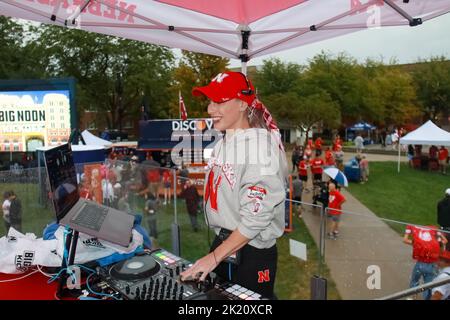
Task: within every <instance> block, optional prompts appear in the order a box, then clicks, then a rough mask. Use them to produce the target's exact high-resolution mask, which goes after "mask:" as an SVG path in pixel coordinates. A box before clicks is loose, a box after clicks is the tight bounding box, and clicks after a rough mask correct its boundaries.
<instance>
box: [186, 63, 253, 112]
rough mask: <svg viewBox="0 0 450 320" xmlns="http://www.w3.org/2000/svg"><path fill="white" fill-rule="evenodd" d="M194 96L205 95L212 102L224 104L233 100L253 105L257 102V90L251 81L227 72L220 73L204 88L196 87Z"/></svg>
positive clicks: (242, 75) (239, 73) (237, 74)
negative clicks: (254, 101)
mask: <svg viewBox="0 0 450 320" xmlns="http://www.w3.org/2000/svg"><path fill="white" fill-rule="evenodd" d="M192 94H193V95H194V96H201V95H204V96H206V97H207V98H208V99H210V100H211V101H214V102H216V103H223V102H226V101H229V100H232V99H240V100H242V101H245V102H247V104H248V105H251V104H252V102H253V100H255V98H256V95H255V88H254V87H253V85H252V83H251V82H250V80H248V79H247V77H246V76H245V75H244V74H243V73H241V72H233V71H226V72H222V73H219V74H218V75H217V76H215V77H214V79H212V80H211V82H210V83H209V84H208V85H206V86H204V87H195V88H194V89H193V90H192Z"/></svg>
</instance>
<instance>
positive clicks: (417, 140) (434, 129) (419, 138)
mask: <svg viewBox="0 0 450 320" xmlns="http://www.w3.org/2000/svg"><path fill="white" fill-rule="evenodd" d="M402 144H403V145H405V144H406V145H407V144H425V145H435V146H450V132H448V131H445V130H443V129H441V128H439V127H438V126H437V125H435V124H434V123H433V121H431V120H428V121H427V122H426V123H424V124H423V125H422V126H421V127H419V128H417V129H416V130H414V131H412V132H410V133H408V134H407V135H406V136H404V137H403V138H400V145H402ZM398 172H400V146H399V148H398Z"/></svg>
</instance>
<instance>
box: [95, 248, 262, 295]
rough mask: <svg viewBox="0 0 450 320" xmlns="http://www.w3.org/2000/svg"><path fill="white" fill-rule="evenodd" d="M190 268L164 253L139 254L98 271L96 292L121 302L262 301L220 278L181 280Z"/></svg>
mask: <svg viewBox="0 0 450 320" xmlns="http://www.w3.org/2000/svg"><path fill="white" fill-rule="evenodd" d="M191 265H192V263H190V262H189V261H187V260H185V259H183V258H180V257H177V256H175V255H174V254H172V253H170V252H168V251H166V250H164V249H157V250H154V251H151V252H147V251H146V252H143V253H140V254H138V255H136V256H134V257H132V258H130V259H128V260H124V261H121V262H118V263H115V264H113V265H110V266H106V267H99V268H98V275H97V277H96V278H97V281H95V283H94V284H93V286H94V287H95V289H96V292H98V291H99V290H100V291H101V292H102V294H108V295H109V296H112V297H115V299H121V300H262V299H263V297H261V295H260V294H258V293H255V292H253V291H251V290H249V289H246V288H244V287H241V286H240V285H237V284H232V283H229V282H227V281H224V280H222V279H219V278H218V277H217V276H216V275H215V274H214V273H210V274H209V275H208V276H207V278H206V280H205V281H202V282H200V281H181V280H180V273H181V272H183V271H184V270H186V269H187V268H189V267H190V266H191Z"/></svg>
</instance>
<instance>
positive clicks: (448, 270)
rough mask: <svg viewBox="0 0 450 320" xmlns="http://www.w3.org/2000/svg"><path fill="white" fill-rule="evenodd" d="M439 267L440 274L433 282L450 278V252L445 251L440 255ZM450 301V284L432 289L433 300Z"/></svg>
mask: <svg viewBox="0 0 450 320" xmlns="http://www.w3.org/2000/svg"><path fill="white" fill-rule="evenodd" d="M437 265H438V267H439V269H440V273H439V274H438V275H437V276H436V278H434V280H433V281H439V280H444V279H446V278H449V277H450V251H448V250H443V251H442V252H441V253H440V255H439V260H438V262H437ZM448 299H450V283H447V284H444V285H442V286H439V287H436V288H433V289H431V300H448Z"/></svg>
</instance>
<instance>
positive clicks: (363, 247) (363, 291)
mask: <svg viewBox="0 0 450 320" xmlns="http://www.w3.org/2000/svg"><path fill="white" fill-rule="evenodd" d="M343 194H344V196H345V197H346V198H347V201H346V203H345V204H344V206H343V208H344V210H347V211H350V212H357V213H360V214H358V215H357V214H351V213H346V214H343V216H342V220H341V225H340V236H339V238H338V239H337V240H330V239H326V241H325V262H326V264H327V266H328V268H329V269H330V272H331V277H332V278H333V280H334V282H335V283H336V286H337V289H338V291H339V293H340V295H341V297H342V299H344V300H354V299H374V298H379V297H383V296H386V295H389V294H392V293H395V292H398V291H402V290H405V289H407V288H408V287H409V277H410V274H411V270H412V267H413V261H412V259H411V250H412V248H411V247H410V246H408V245H406V244H403V242H402V237H401V236H400V235H399V234H398V233H396V232H395V231H394V230H393V229H391V228H390V227H389V226H388V225H387V224H386V223H385V222H383V221H382V220H381V219H380V218H378V217H377V216H376V215H375V214H374V213H373V212H371V211H370V210H369V209H367V208H366V207H365V206H364V205H363V204H361V202H359V201H358V200H357V199H356V198H355V197H353V196H352V195H351V194H350V193H349V192H347V191H345V190H344V191H343ZM303 200H304V201H305V202H312V199H311V193H306V194H304V197H303ZM303 208H304V211H303V212H304V213H303V216H302V217H303V220H304V221H305V224H306V226H307V227H308V229H309V232H310V234H311V235H312V237H313V238H314V241H315V242H316V244H317V246H319V225H320V212H319V210H312V209H311V208H308V207H307V206H303ZM371 266H372V267H371ZM373 266H375V268H379V271H380V289H372V290H371V289H369V288H368V286H367V281H368V278H369V276H370V275H371V274H373V271H371V272H370V274H369V273H368V268H369V270H370V268H373Z"/></svg>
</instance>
